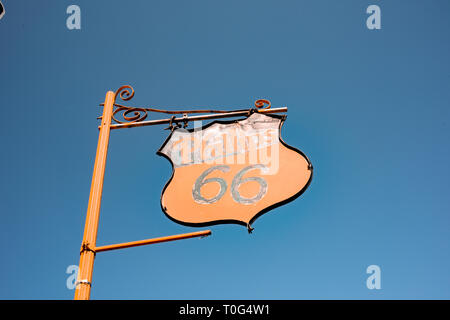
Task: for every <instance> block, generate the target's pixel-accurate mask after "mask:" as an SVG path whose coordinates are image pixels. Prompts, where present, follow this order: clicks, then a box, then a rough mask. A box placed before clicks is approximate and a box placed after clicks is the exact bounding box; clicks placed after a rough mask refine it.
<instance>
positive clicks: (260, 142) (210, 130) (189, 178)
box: [158, 113, 312, 232]
mask: <svg viewBox="0 0 450 320" xmlns="http://www.w3.org/2000/svg"><path fill="white" fill-rule="evenodd" d="M284 120H285V117H284V116H277V115H264V114H260V113H253V114H251V115H250V116H248V117H247V118H246V119H243V120H236V121H214V122H212V123H210V124H208V125H206V126H203V127H201V126H199V125H198V123H194V129H191V130H185V129H177V130H174V131H173V132H172V133H171V135H170V136H169V137H168V138H167V140H166V141H165V143H164V144H163V146H162V147H161V148H160V150H159V151H158V154H159V155H162V156H164V157H166V158H167V159H169V161H170V162H171V163H172V166H173V173H172V177H171V179H170V180H169V181H168V182H167V184H166V186H165V187H164V189H163V192H162V196H161V208H162V210H163V211H164V213H165V214H166V215H167V216H168V217H169V218H170V219H172V220H173V221H175V222H178V223H181V224H184V225H189V226H205V225H212V224H219V223H238V224H242V225H245V226H247V228H248V230H249V232H250V231H251V230H252V228H251V224H252V222H253V221H254V220H255V219H256V218H257V217H259V216H260V215H261V214H263V213H265V212H267V211H269V210H270V209H273V208H275V207H277V206H279V205H282V204H285V203H287V202H289V201H292V200H294V199H295V198H297V197H298V196H300V195H301V194H302V193H303V192H304V191H305V190H306V188H307V187H308V186H309V184H310V182H311V178H312V165H311V163H310V161H309V159H308V158H307V157H306V155H305V154H303V152H301V151H300V150H297V149H295V148H293V147H291V146H289V145H287V144H286V143H285V142H284V141H283V140H282V139H281V137H280V130H281V126H282V124H283V122H284Z"/></svg>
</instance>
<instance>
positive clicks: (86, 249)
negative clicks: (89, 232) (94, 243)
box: [80, 242, 97, 257]
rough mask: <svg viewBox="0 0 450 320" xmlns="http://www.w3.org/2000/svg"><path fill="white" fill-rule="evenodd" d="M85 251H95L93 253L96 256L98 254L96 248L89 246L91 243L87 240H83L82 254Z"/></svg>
mask: <svg viewBox="0 0 450 320" xmlns="http://www.w3.org/2000/svg"><path fill="white" fill-rule="evenodd" d="M85 251H91V252H93V253H94V257H95V255H96V254H97V252H96V251H95V250H94V249H91V248H90V247H89V243H87V242H83V244H82V245H81V250H80V254H82V253H83V252H85Z"/></svg>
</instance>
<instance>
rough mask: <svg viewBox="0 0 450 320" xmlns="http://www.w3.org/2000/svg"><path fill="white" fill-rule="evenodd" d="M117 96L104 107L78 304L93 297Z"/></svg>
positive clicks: (111, 95)
mask: <svg viewBox="0 0 450 320" xmlns="http://www.w3.org/2000/svg"><path fill="white" fill-rule="evenodd" d="M114 102H115V93H114V92H112V91H108V92H107V93H106V97H105V104H104V107H103V115H102V124H101V126H100V133H99V137H98V145H97V154H96V156H95V164H94V172H93V174H92V183H91V192H90V194H89V203H88V209H87V214H86V224H85V227H84V235H83V242H82V244H81V251H80V266H79V269H78V279H77V286H76V289H75V297H74V299H75V300H89V297H90V293H91V283H92V271H93V268H94V258H95V251H94V249H95V244H96V240H97V230H98V220H99V216H100V203H101V199H102V190H103V178H104V176H105V166H106V156H107V153H108V142H109V132H110V126H111V117H112V112H113V108H114Z"/></svg>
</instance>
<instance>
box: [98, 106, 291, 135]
mask: <svg viewBox="0 0 450 320" xmlns="http://www.w3.org/2000/svg"><path fill="white" fill-rule="evenodd" d="M287 110H288V109H287V107H282V108H274V109H263V110H258V111H257V113H280V112H287ZM248 113H249V110H244V111H232V112H227V113H219V114H217V113H215V114H207V115H202V116H191V117H185V118H182V117H180V118H174V119H173V120H172V123H177V122H180V123H182V122H184V121H188V122H189V121H196V120H212V119H221V118H229V117H241V116H246V115H248ZM170 120H171V119H157V120H149V121H141V122H130V123H120V124H112V125H111V126H110V129H111V130H112V129H122V128H133V127H144V126H154V125H158V124H168V123H170ZM99 128H100V127H99Z"/></svg>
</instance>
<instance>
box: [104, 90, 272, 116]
mask: <svg viewBox="0 0 450 320" xmlns="http://www.w3.org/2000/svg"><path fill="white" fill-rule="evenodd" d="M133 97H134V89H133V87H132V86H130V85H124V86H122V87H120V88H119V89H117V91H116V93H115V103H114V107H115V109H114V111H113V114H112V120H113V121H114V122H115V123H118V124H123V123H136V122H142V121H144V120H146V119H147V118H148V117H149V113H151V112H154V113H164V114H171V115H175V114H182V115H184V116H185V115H188V114H205V113H220V114H226V113H230V112H236V111H247V110H248V111H250V110H252V109H238V110H232V111H227V110H213V109H194V110H163V109H155V108H146V107H131V106H126V105H122V104H119V103H117V100H118V99H120V100H122V101H129V100H131V99H132V98H133ZM100 105H103V104H100ZM270 107H271V104H270V101H269V100H266V99H259V100H256V101H255V110H267V109H270Z"/></svg>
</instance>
